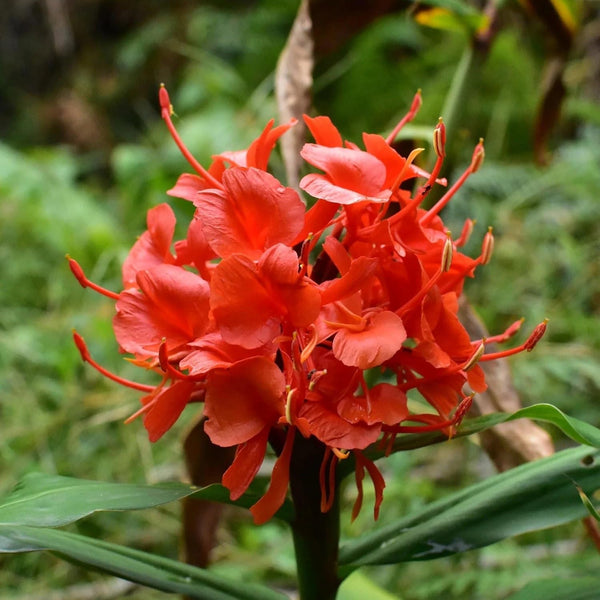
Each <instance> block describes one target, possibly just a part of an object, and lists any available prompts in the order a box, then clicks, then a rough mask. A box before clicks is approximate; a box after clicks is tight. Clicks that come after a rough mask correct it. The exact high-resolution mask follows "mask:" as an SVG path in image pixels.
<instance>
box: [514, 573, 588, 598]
mask: <svg viewBox="0 0 600 600" xmlns="http://www.w3.org/2000/svg"><path fill="white" fill-rule="evenodd" d="M598 590H600V579H599V578H597V577H578V578H577V579H564V578H560V579H544V580H541V581H532V582H531V583H528V584H527V585H526V586H525V587H524V588H523V589H522V590H520V591H519V592H517V593H516V594H512V595H511V596H509V597H508V598H507V599H506V600H597V598H598Z"/></svg>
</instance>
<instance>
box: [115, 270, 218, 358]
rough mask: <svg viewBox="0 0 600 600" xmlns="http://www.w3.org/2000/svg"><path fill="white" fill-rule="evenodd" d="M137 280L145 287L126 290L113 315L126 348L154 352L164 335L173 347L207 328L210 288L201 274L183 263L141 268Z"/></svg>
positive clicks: (129, 350)
mask: <svg viewBox="0 0 600 600" xmlns="http://www.w3.org/2000/svg"><path fill="white" fill-rule="evenodd" d="M137 280H138V285H139V286H140V288H141V289H142V291H141V292H139V291H138V290H125V291H124V292H122V293H121V294H120V297H119V300H117V305H116V308H117V314H116V315H115V317H114V319H113V328H114V331H115V336H116V338H117V341H118V342H119V345H120V346H121V348H122V349H123V350H125V351H126V352H131V353H132V354H137V355H139V356H141V357H148V356H153V355H155V354H156V352H157V351H158V348H159V346H160V344H161V342H162V341H163V339H166V341H167V348H168V349H169V350H171V349H173V348H175V347H177V346H179V345H181V344H185V343H188V342H190V341H192V340H194V339H195V338H197V337H199V336H201V335H202V334H203V333H204V332H205V331H206V329H207V327H208V325H209V314H208V311H209V302H208V294H209V289H208V284H207V283H206V281H204V280H203V279H202V278H201V277H198V275H195V274H194V273H190V272H189V271H186V270H184V269H182V268H181V267H175V266H173V265H160V266H158V267H154V268H153V269H151V270H147V271H140V272H139V273H138V275H137Z"/></svg>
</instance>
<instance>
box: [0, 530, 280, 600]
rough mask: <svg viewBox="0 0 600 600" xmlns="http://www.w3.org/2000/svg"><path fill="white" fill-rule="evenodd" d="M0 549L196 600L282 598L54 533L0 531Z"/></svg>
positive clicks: (167, 561) (121, 548)
mask: <svg viewBox="0 0 600 600" xmlns="http://www.w3.org/2000/svg"><path fill="white" fill-rule="evenodd" d="M0 546H1V547H2V549H6V548H7V547H12V548H13V549H17V548H19V549H21V550H50V551H52V552H54V553H56V554H58V555H59V556H61V557H63V558H65V559H66V560H69V561H71V562H76V563H78V564H83V565H85V566H86V567H90V568H93V569H96V570H99V571H103V572H105V573H110V574H112V575H117V576H118V577H122V578H124V579H128V580H129V581H134V582H136V583H141V584H143V585H146V586H148V587H152V588H155V589H158V590H162V591H165V592H172V593H178V594H187V595H188V596H191V597H193V598H199V599H201V600H283V599H284V598H285V596H283V595H282V594H279V593H277V592H274V591H273V590H271V589H269V588H267V587H263V586H259V585H254V584H249V583H247V582H236V581H232V580H230V579H225V578H224V577H220V576H218V575H215V574H213V573H210V572H209V571H206V570H204V569H199V568H197V567H192V566H190V565H186V564H184V563H180V562H178V561H175V560H171V559H168V558H163V557H159V556H156V555H154V554H149V553H147V552H142V551H140V550H134V549H131V548H127V547H125V546H120V545H118V544H110V543H107V542H102V541H99V540H95V539H92V538H88V537H85V536H82V535H78V534H74V533H68V532H66V531H61V530H58V529H47V528H41V527H30V526H27V525H0ZM13 551H15V550H13Z"/></svg>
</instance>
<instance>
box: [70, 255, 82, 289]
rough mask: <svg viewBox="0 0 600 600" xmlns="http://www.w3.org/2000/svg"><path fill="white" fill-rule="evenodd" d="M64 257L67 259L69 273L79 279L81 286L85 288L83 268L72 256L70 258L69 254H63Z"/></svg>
mask: <svg viewBox="0 0 600 600" xmlns="http://www.w3.org/2000/svg"><path fill="white" fill-rule="evenodd" d="M65 258H66V259H67V260H68V261H69V268H70V269H71V273H73V275H75V279H77V281H79V284H80V285H81V287H83V288H86V287H87V278H86V276H85V273H84V272H83V269H82V268H81V265H80V264H79V263H78V262H77V261H76V260H75V259H74V258H71V256H70V255H69V254H65Z"/></svg>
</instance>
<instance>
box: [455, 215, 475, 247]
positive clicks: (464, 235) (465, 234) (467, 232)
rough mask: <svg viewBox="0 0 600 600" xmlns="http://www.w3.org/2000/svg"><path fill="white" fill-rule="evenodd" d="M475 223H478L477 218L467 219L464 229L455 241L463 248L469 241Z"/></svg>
mask: <svg viewBox="0 0 600 600" xmlns="http://www.w3.org/2000/svg"><path fill="white" fill-rule="evenodd" d="M475 223H477V221H476V219H467V220H466V221H465V224H464V225H463V228H462V231H461V232H460V237H459V238H458V239H457V240H456V241H455V242H454V243H455V244H456V246H457V247H458V248H461V247H462V246H464V245H465V244H466V243H467V242H468V241H469V238H470V237H471V234H472V233H473V228H474V227H475Z"/></svg>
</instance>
